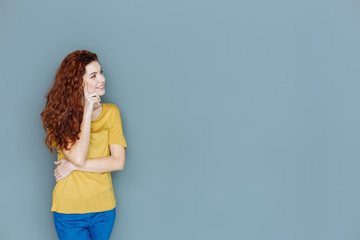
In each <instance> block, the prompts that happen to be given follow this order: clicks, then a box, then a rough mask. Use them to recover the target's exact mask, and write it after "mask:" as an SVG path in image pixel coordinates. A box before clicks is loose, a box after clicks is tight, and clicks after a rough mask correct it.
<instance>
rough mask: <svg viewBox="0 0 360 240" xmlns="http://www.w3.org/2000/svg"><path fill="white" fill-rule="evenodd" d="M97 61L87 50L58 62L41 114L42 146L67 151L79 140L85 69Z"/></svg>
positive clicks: (94, 55) (79, 51)
mask: <svg viewBox="0 0 360 240" xmlns="http://www.w3.org/2000/svg"><path fill="white" fill-rule="evenodd" d="M93 61H98V58H97V55H96V54H95V53H92V52H90V51H87V50H76V51H74V52H71V53H70V54H68V55H67V56H66V57H65V58H64V60H63V61H62V62H61V65H60V67H59V68H58V70H57V72H56V75H55V79H54V82H53V85H52V87H51V88H50V91H49V92H48V93H47V94H46V96H45V97H46V106H45V109H44V110H43V111H42V112H41V114H40V115H41V122H42V125H43V128H44V130H45V132H46V138H45V145H46V146H47V148H48V149H49V150H50V153H53V149H52V148H53V147H57V148H60V149H66V150H70V148H71V147H70V146H69V147H68V144H74V143H75V142H76V140H79V139H80V137H79V136H78V135H79V133H80V125H81V122H82V119H83V104H84V103H83V98H84V87H83V82H84V79H83V76H84V74H85V72H86V69H85V67H86V65H88V64H89V63H91V62H93Z"/></svg>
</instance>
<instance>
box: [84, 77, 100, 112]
mask: <svg viewBox="0 0 360 240" xmlns="http://www.w3.org/2000/svg"><path fill="white" fill-rule="evenodd" d="M84 98H85V99H84V100H85V106H84V112H85V113H88V114H89V115H90V116H91V115H92V112H93V110H94V105H96V104H98V105H99V104H100V102H101V98H100V96H99V94H97V92H93V93H89V92H88V90H87V83H86V81H85V86H84Z"/></svg>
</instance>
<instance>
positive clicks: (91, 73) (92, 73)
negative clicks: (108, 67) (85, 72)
mask: <svg viewBox="0 0 360 240" xmlns="http://www.w3.org/2000/svg"><path fill="white" fill-rule="evenodd" d="M102 70H103V69H102V68H101V69H100V72H101V71H102ZM94 73H97V72H92V73H90V74H89V76H90V75H91V74H94Z"/></svg>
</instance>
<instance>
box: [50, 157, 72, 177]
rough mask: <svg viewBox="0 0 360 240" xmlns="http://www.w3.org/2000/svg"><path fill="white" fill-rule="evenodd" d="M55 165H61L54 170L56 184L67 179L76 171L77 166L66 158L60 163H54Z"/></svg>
mask: <svg viewBox="0 0 360 240" xmlns="http://www.w3.org/2000/svg"><path fill="white" fill-rule="evenodd" d="M54 164H59V165H58V166H57V167H56V169H55V170H54V176H55V179H56V182H58V181H60V180H61V179H63V178H66V177H67V176H69V175H70V173H72V171H74V170H76V166H75V165H74V164H73V163H72V162H70V161H69V160H67V159H66V158H64V159H60V160H59V161H56V162H54Z"/></svg>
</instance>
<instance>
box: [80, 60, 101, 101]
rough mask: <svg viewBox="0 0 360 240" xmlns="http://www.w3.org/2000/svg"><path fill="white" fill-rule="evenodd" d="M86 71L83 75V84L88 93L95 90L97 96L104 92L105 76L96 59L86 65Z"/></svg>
mask: <svg viewBox="0 0 360 240" xmlns="http://www.w3.org/2000/svg"><path fill="white" fill-rule="evenodd" d="M85 69H86V72H85V74H84V76H83V79H84V85H85V84H86V86H87V91H88V92H89V93H93V92H96V93H97V94H99V96H102V95H104V94H105V76H104V75H103V74H102V72H103V71H102V68H101V66H100V64H99V62H98V61H93V62H91V63H89V64H88V65H86V67H85Z"/></svg>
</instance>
